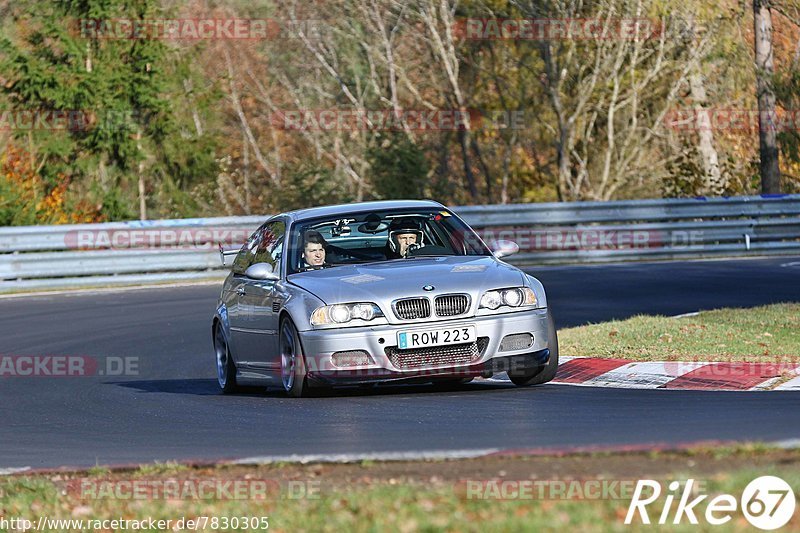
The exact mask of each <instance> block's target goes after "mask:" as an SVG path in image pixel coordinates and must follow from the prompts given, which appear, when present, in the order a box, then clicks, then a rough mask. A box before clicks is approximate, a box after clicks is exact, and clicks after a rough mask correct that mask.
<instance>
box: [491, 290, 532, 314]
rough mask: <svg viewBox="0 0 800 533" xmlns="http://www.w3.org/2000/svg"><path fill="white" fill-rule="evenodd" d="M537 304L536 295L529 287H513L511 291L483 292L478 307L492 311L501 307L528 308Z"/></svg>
mask: <svg viewBox="0 0 800 533" xmlns="http://www.w3.org/2000/svg"><path fill="white" fill-rule="evenodd" d="M537 303H538V302H537V301H536V295H535V294H534V293H533V291H532V290H531V289H530V288H529V287H514V288H513V289H500V290H496V291H486V292H484V293H483V296H481V303H480V307H481V308H484V309H492V310H494V309H497V308H499V307H501V306H507V307H528V306H536V305H537Z"/></svg>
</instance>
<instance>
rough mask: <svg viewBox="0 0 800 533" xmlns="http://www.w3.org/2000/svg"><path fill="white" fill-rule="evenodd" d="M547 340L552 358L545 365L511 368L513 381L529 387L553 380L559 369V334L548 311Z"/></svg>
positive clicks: (519, 385)
mask: <svg viewBox="0 0 800 533" xmlns="http://www.w3.org/2000/svg"><path fill="white" fill-rule="evenodd" d="M547 341H548V347H549V349H550V359H549V360H548V361H547V364H546V365H545V366H543V367H541V366H540V367H536V368H532V369H528V368H525V369H522V370H519V371H514V370H509V372H508V377H509V378H510V379H511V382H512V383H513V384H514V385H517V386H518V387H527V386H530V385H541V384H542V383H547V382H548V381H552V380H553V378H554V377H556V372H557V371H558V335H557V334H556V325H555V322H554V321H553V315H552V314H551V313H550V312H548V313H547Z"/></svg>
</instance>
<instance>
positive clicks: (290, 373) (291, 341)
mask: <svg viewBox="0 0 800 533" xmlns="http://www.w3.org/2000/svg"><path fill="white" fill-rule="evenodd" d="M280 328H281V329H280V332H281V344H280V348H281V381H282V382H283V388H284V390H286V394H288V395H289V396H292V397H295V398H300V397H301V396H306V395H308V382H307V379H306V373H307V372H306V362H305V357H303V349H302V347H301V345H300V337H299V336H298V334H297V328H295V327H294V324H293V323H292V321H291V319H289V318H283V319H281V326H280Z"/></svg>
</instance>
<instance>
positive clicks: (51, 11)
mask: <svg viewBox="0 0 800 533" xmlns="http://www.w3.org/2000/svg"><path fill="white" fill-rule="evenodd" d="M159 5H160V2H158V1H157V0H139V1H137V2H129V1H125V0H62V1H59V2H52V1H48V0H24V1H23V2H21V3H19V4H18V5H16V6H15V11H14V17H15V20H16V27H17V28H18V30H19V31H18V34H17V35H14V36H10V37H5V38H3V39H2V40H0V54H1V55H2V57H1V60H2V62H1V63H0V68H2V72H3V75H4V77H5V78H6V79H7V83H6V84H5V85H4V86H3V91H4V93H5V95H6V97H7V100H8V102H9V103H10V105H11V107H12V109H13V110H14V111H15V112H22V111H25V110H34V111H36V112H39V113H50V112H63V113H68V114H74V115H77V116H79V117H81V122H80V124H77V125H76V127H72V128H68V129H64V130H60V131H52V130H45V131H34V130H27V131H16V132H15V135H16V136H17V137H22V138H25V139H26V140H28V141H29V142H28V144H29V146H30V147H31V148H32V149H31V150H30V151H31V153H32V155H33V156H34V157H36V159H37V164H36V168H37V169H38V170H39V171H40V172H42V173H43V175H44V176H45V177H46V178H47V179H49V180H50V181H54V180H55V177H56V176H60V175H67V176H73V177H80V178H84V179H83V186H84V190H86V191H88V190H91V188H92V185H91V183H94V184H96V185H98V186H99V188H100V189H101V191H103V192H102V193H101V194H102V195H103V196H105V195H108V196H114V195H115V194H116V193H117V189H119V188H123V189H125V188H126V187H127V186H128V182H129V181H135V182H136V190H137V192H136V193H135V196H137V197H138V204H139V206H138V210H137V211H138V215H139V218H141V219H145V218H147V191H148V189H149V188H150V187H149V186H148V183H147V181H148V178H150V179H153V180H154V179H155V176H156V175H157V173H158V171H157V168H156V167H157V166H158V165H160V164H163V163H164V160H165V158H164V153H165V150H166V149H168V147H169V142H174V140H175V138H176V137H179V135H178V133H177V132H178V130H179V127H178V125H177V124H176V123H175V118H174V116H173V115H172V113H171V107H170V106H171V103H170V99H169V98H166V97H165V95H166V94H167V93H168V92H169V90H170V68H171V65H170V62H169V59H168V53H169V51H168V49H167V47H166V44H165V43H164V41H162V40H160V39H152V38H151V39H148V38H144V39H126V38H116V37H117V36H114V35H108V34H104V33H103V31H104V30H102V25H99V24H97V25H95V24H96V23H95V22H94V21H112V20H120V19H127V20H147V19H156V18H158V17H162V18H163V14H161V11H160V7H159ZM106 31H107V30H106ZM131 196H134V194H132V195H131ZM131 214H132V213H131Z"/></svg>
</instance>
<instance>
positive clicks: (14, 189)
mask: <svg viewBox="0 0 800 533" xmlns="http://www.w3.org/2000/svg"><path fill="white" fill-rule="evenodd" d="M0 180H2V181H3V182H4V183H0V190H2V191H3V196H5V198H4V199H2V201H0V207H2V208H3V211H4V215H5V216H4V218H13V220H14V221H15V223H17V224H20V223H21V224H79V223H87V222H102V221H103V220H104V217H103V216H102V215H101V213H100V211H99V209H98V208H96V207H94V206H92V205H91V204H90V203H89V202H87V201H86V200H78V201H74V202H71V201H69V185H70V180H69V178H68V177H67V176H60V177H59V180H58V182H57V183H56V184H55V185H54V186H53V185H48V184H47V183H45V181H44V180H43V179H42V177H41V176H40V175H39V174H38V173H37V172H36V171H35V170H34V169H33V168H32V165H31V160H30V154H28V153H27V152H26V151H25V150H22V149H20V148H18V147H16V146H14V145H13V144H8V145H6V147H5V152H4V153H3V155H2V157H0ZM9 213H10V214H9Z"/></svg>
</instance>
